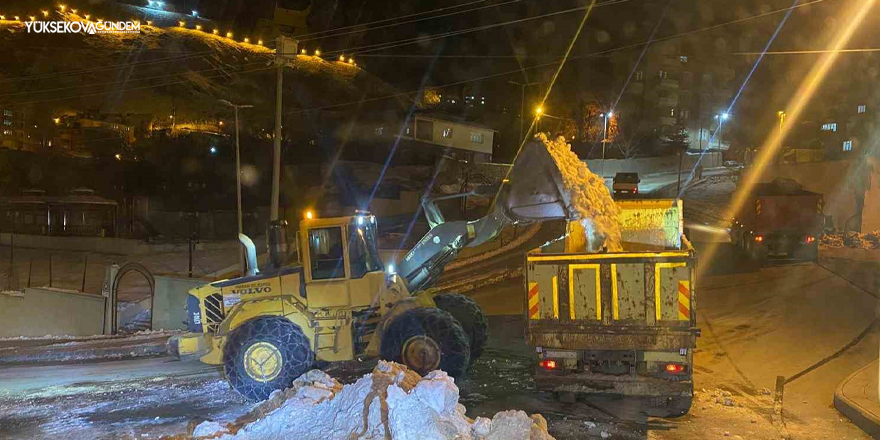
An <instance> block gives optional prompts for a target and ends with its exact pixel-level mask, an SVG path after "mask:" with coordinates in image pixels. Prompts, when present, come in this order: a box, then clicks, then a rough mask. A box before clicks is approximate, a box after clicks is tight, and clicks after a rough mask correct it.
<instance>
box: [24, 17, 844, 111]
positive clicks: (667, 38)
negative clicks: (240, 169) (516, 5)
mask: <svg viewBox="0 0 880 440" xmlns="http://www.w3.org/2000/svg"><path fill="white" fill-rule="evenodd" d="M613 1H614V2H622V1H629V0H613ZM825 1H828V0H812V1H808V2H804V3H800V4H798V5H795V6H791V7H787V8H781V9H776V10H773V11H768V12H765V13H761V14H757V15H753V16H749V17H744V18H740V19H736V20H732V21H728V22H724V23H719V24H716V25H712V26H707V27H703V28H700V29H694V30H691V31H687V32H681V33H678V34H673V35H669V36H666V37H660V38H656V39H654V40H650V41H642V42H639V43H634V44H629V45H625V46H619V47H616V48H612V49H606V50H601V51H597V52H593V53H589V54H585V55H575V56H571V57H569V59H572V60H574V59H582V58H588V57H594V56H599V55H604V54H608V53H612V52H617V51H621V50H626V49H632V48H635V47H640V46H643V45H645V44H649V43H652V42H657V41H666V40H672V39H676V38H680V37H683V36H687V35H693V34H696V33H699V32H705V31H709V30H714V29H718V28H721V27H724V26H729V25H732V24H739V23H743V22H746V21H750V20H756V19H759V18H764V17H767V16H771V15H775V14H779V13H783V12H787V11H789V10H793V9H798V8H802V7H806V6H810V5H813V4H816V3H822V2H825ZM609 3H611V2H605V3H600V4H597V5H596V7H599V6H600V5H607V4H609ZM266 55H268V54H266ZM560 62H562V59H557V60H555V61H551V62H546V63H541V64H537V65H534V66H529V67H524V68H522V69H521V70H534V69H541V68H545V67H549V66H553V65H556V64H558V63H560ZM273 68H275V67H274V66H271V67H266V68H260V69H252V70H247V71H242V72H236V74H240V73H250V72H256V71H262V70H268V69H273ZM521 70H520V69H517V70H512V71H506V72H500V73H495V74H490V75H485V76H481V77H477V78H471V79H467V80H462V81H456V82H452V83H448V84H443V85H439V86H433V88H445V87H452V86H456V85H462V84H467V83H471V82H476V81H482V80H485V79H490V78H495V77H499V76H505V75H511V74H515V73H519V72H520V71H521ZM221 76H225V75H215V76H210V77H206V78H208V79H210V78H217V77H221ZM185 82H187V81H175V82H170V83H163V84H158V85H151V86H143V87H134V88H129V89H123V90H117V91H107V92H100V93H91V94H84V95H74V96H68V97H60V98H52V99H47V100H33V101H26V102H18V103H10V104H9V105H28V104H36V103H42V102H51V101H60V100H67V99H78V98H83V97H89V96H98V95H106V94H110V93H124V92H126V91H129V90H141V89H149V88H154V87H163V86H166V85H174V84H182V83H185ZM419 91H420V90H415V91H409V92H399V93H394V94H390V95H386V96H381V97H374V98H367V99H364V100H359V101H351V102H345V103H339V104H330V105H326V106H321V107H314V108H310V109H299V110H293V111H290V112H287V113H288V114H290V113H305V112H310V111H320V110H326V109H330V108H336V107H342V106H346V105H353V104H359V103H363V102H372V101H380V100H385V99H392V98H396V97H399V96H407V95H412V94H416V93H418V92H419Z"/></svg>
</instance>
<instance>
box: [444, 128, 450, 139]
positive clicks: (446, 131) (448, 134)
mask: <svg viewBox="0 0 880 440" xmlns="http://www.w3.org/2000/svg"><path fill="white" fill-rule="evenodd" d="M443 137H445V138H451V137H452V129H451V128H444V129H443Z"/></svg>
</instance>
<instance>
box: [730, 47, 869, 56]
mask: <svg viewBox="0 0 880 440" xmlns="http://www.w3.org/2000/svg"><path fill="white" fill-rule="evenodd" d="M866 52H880V48H863V49H840V50H833V49H820V50H780V51H774V52H734V53H733V55H813V54H823V53H866Z"/></svg>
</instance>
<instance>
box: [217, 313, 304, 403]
mask: <svg viewBox="0 0 880 440" xmlns="http://www.w3.org/2000/svg"><path fill="white" fill-rule="evenodd" d="M314 362H315V355H314V353H312V350H311V349H310V348H309V339H308V338H307V337H306V336H305V334H303V332H302V329H300V328H299V326H298V325H296V324H294V323H292V322H290V321H288V320H287V319H284V318H282V317H277V316H267V317H260V318H255V319H253V320H251V321H248V322H246V323H244V324H243V325H241V326H240V327H238V328H237V329H235V330H234V331H233V332H232V333H231V334H230V335H229V339H228V340H227V341H226V348H225V349H224V351H223V369H224V371H225V373H226V380H228V381H229V384H230V385H232V388H233V389H235V391H238V392H239V393H240V394H241V395H243V396H244V397H246V398H247V399H249V400H257V401H259V400H266V399H268V398H269V395H270V394H272V392H273V391H275V390H282V389H285V388H288V387H290V385H291V384H292V383H293V380H294V379H296V378H297V377H299V376H300V375H302V374H303V373H305V372H306V371H308V370H309V368H311V367H312V364H313V363H314Z"/></svg>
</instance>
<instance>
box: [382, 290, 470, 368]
mask: <svg viewBox="0 0 880 440" xmlns="http://www.w3.org/2000/svg"><path fill="white" fill-rule="evenodd" d="M470 354H471V347H470V344H469V343H468V336H467V334H465V332H464V330H462V328H461V325H460V324H459V323H458V322H457V321H456V320H455V318H453V317H452V315H450V314H449V313H448V312H445V311H443V310H440V309H437V308H433V307H420V308H417V309H412V310H409V311H407V312H404V313H403V314H401V315H400V316H398V317H397V318H395V319H394V321H392V322H391V325H389V326H388V328H387V329H386V330H385V332H384V334H383V335H382V349H381V355H382V359H385V360H387V361H392V362H397V363H399V364H404V365H406V366H407V367H409V368H410V369H411V370H413V371H415V372H417V373H419V374H421V375H423V376H424V375H426V374H428V373H430V372H431V371H434V370H443V371H445V372H446V373H447V374H449V375H450V376H452V377H461V376H462V375H463V374H464V372H465V371H466V370H467V367H468V365H469V364H470Z"/></svg>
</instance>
